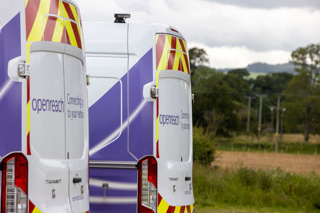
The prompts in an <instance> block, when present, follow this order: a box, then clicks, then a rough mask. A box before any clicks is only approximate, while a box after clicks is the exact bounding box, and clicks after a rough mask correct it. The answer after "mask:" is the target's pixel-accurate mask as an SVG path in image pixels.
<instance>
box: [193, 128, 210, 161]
mask: <svg viewBox="0 0 320 213" xmlns="http://www.w3.org/2000/svg"><path fill="white" fill-rule="evenodd" d="M213 139H214V134H213V133H211V132H208V131H206V130H205V129H204V128H203V127H201V126H200V127H194V128H193V160H194V161H197V162H199V163H201V164H205V165H209V164H210V163H211V162H212V161H213V160H214V154H215V146H214V142H213V141H214V140H213Z"/></svg>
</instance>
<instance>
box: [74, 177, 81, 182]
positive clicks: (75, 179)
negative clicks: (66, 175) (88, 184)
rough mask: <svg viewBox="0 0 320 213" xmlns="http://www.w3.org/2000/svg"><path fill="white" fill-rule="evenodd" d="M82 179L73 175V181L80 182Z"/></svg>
mask: <svg viewBox="0 0 320 213" xmlns="http://www.w3.org/2000/svg"><path fill="white" fill-rule="evenodd" d="M81 181H82V179H81V178H80V177H74V178H73V183H81Z"/></svg>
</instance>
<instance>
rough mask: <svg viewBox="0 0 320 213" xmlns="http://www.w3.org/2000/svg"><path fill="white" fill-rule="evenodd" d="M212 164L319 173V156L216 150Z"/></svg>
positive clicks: (299, 172) (228, 166)
mask: <svg viewBox="0 0 320 213" xmlns="http://www.w3.org/2000/svg"><path fill="white" fill-rule="evenodd" d="M212 166H217V167H220V168H235V169H237V168H241V167H249V168H254V169H270V170H271V169H272V170H274V169H277V168H281V169H282V170H284V171H287V172H293V173H298V174H301V173H303V174H307V173H310V172H315V173H317V174H318V175H320V156H319V155H298V154H275V153H253V152H229V151H218V152H217V158H216V160H215V161H214V162H213V163H212Z"/></svg>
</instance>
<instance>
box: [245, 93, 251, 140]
mask: <svg viewBox="0 0 320 213" xmlns="http://www.w3.org/2000/svg"><path fill="white" fill-rule="evenodd" d="M246 98H248V99H249V100H248V117H247V136H249V131H250V111H251V98H252V97H251V96H247V97H246Z"/></svg>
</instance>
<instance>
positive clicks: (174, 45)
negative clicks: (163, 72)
mask: <svg viewBox="0 0 320 213" xmlns="http://www.w3.org/2000/svg"><path fill="white" fill-rule="evenodd" d="M171 49H177V37H174V36H172V40H171ZM175 57H176V51H173V50H171V51H170V56H169V61H168V67H167V69H168V70H172V69H173V65H174V60H175Z"/></svg>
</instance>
